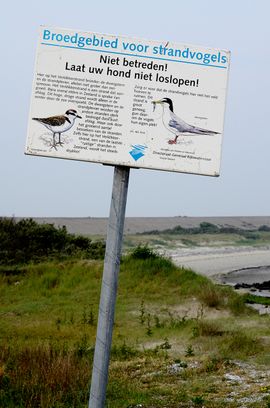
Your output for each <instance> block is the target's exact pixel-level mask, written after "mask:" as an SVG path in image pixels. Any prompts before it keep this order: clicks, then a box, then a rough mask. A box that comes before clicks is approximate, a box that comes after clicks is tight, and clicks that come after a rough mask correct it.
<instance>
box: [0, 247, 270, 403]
mask: <svg viewBox="0 0 270 408" xmlns="http://www.w3.org/2000/svg"><path fill="white" fill-rule="evenodd" d="M57 258H58V257H57ZM102 269H103V264H102V261H100V260H89V259H88V260H83V259H77V260H76V259H74V258H72V259H67V258H65V259H62V260H59V259H56V260H53V261H49V262H41V263H38V264H37V263H35V264H34V263H31V264H28V265H26V264H24V265H23V266H21V267H18V268H13V269H12V272H9V273H7V272H4V269H3V270H2V272H1V271H0V299H1V301H0V316H1V320H0V406H1V407H3V408H5V407H6V408H11V407H14V408H20V407H21V408H22V407H29V408H32V407H33V408H38V407H42V408H60V407H61V408H64V407H65V408H67V407H74V408H75V407H76V408H80V407H86V406H87V401H88V393H89V384H90V376H91V365H92V359H93V350H94V342H95V334H96V324H97V313H98V299H99V292H100V284H101V275H102ZM269 339H270V331H269V316H258V315H257V314H256V313H255V312H253V311H252V310H251V309H249V308H248V307H247V306H246V305H245V303H244V300H243V298H242V297H240V296H239V295H237V294H236V293H235V292H233V290H232V289H230V288H225V287H220V286H217V285H214V284H213V283H212V282H210V281H209V280H208V279H206V278H204V277H202V276H199V275H197V274H195V273H194V272H193V271H191V270H186V269H183V268H178V267H176V266H175V265H174V264H173V263H172V262H171V260H170V259H167V258H164V257H161V256H159V255H157V254H156V253H155V252H154V251H152V250H151V249H150V248H148V247H147V246H140V247H138V248H136V249H135V250H134V251H133V252H132V253H130V254H129V255H127V256H125V257H123V259H122V262H121V268H120V282H119V290H118V301H117V308H116V316H115V328H114V336H113V347H112V353H111V366H110V378H109V386H108V393H107V407H108V408H127V407H130V408H131V407H134V408H135V407H136V406H137V407H139V406H141V407H143V408H150V407H151V408H153V407H155V408H156V407H157V408H158V407H170V408H176V407H177V408H181V407H186V408H188V407H190V408H191V407H202V406H204V407H206V408H221V407H225V406H226V407H229V408H236V407H240V406H241V402H238V399H237V398H245V397H246V396H247V388H245V387H242V388H241V389H239V388H238V392H237V397H232V398H231V399H230V400H228V394H229V393H230V392H232V391H234V390H235V385H230V384H229V383H228V381H226V380H224V375H225V374H226V373H235V374H238V375H243V376H244V375H245V376H247V375H248V374H247V373H248V368H247V367H249V364H256V362H257V364H259V363H261V362H265V364H266V363H267V361H268V362H270V346H269V344H270V342H269ZM238 361H244V362H245V368H244V369H243V370H242V371H241V368H239V365H238ZM242 372H243V374H242ZM253 372H254V369H253ZM246 378H247V377H246ZM247 381H248V382H249V388H248V393H249V394H248V395H250V394H251V395H258V396H259V397H260V395H263V398H261V399H260V398H259V397H258V398H259V399H258V401H257V400H256V401H255V400H252V401H251V403H250V404H249V403H246V405H245V406H247V407H253V408H259V407H260V408H265V407H267V404H268V402H269V399H268V400H267V398H268V397H269V393H270V390H268V388H267V386H268V385H269V384H266V383H264V382H263V380H262V382H261V384H262V385H260V386H259V385H258V383H257V382H255V380H254V381H253V380H252V376H250V378H249V379H247ZM252 381H253V382H252ZM230 387H231V388H230ZM262 387H264V388H262ZM242 405H243V404H242Z"/></svg>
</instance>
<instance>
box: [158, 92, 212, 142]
mask: <svg viewBox="0 0 270 408" xmlns="http://www.w3.org/2000/svg"><path fill="white" fill-rule="evenodd" d="M152 103H153V106H154V110H155V107H156V104H161V106H162V108H163V112H162V121H163V124H164V126H165V128H166V129H167V130H169V131H170V132H172V133H174V135H175V137H174V139H171V140H169V142H168V143H169V144H176V142H177V139H178V137H179V136H181V135H182V134H185V133H191V134H196V135H218V134H219V132H214V131H213V130H207V129H203V128H200V127H197V126H193V125H189V124H188V123H186V122H185V121H184V120H183V119H181V118H179V116H177V115H176V114H175V113H174V111H173V102H172V100H171V99H170V98H163V99H160V100H158V101H152Z"/></svg>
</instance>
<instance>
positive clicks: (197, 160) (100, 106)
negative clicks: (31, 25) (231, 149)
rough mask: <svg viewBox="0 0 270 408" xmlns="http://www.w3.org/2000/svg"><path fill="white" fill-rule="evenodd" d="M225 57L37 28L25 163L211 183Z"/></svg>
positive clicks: (172, 46)
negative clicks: (52, 161)
mask: <svg viewBox="0 0 270 408" xmlns="http://www.w3.org/2000/svg"><path fill="white" fill-rule="evenodd" d="M229 63H230V53H229V52H228V51H224V50H219V49H210V48H205V47H201V46H194V45H187V44H178V43H177V44H176V43H172V42H168V41H149V40H142V39H137V38H136V39H135V38H128V37H123V36H115V35H107V34H97V33H92V32H80V31H78V30H69V29H60V28H51V27H41V28H40V33H39V41H38V48H37V56H36V67H35V74H34V81H33V90H32V98H31V107H30V115H29V125H28V138H27V144H26V150H25V153H26V154H30V155H37V156H48V157H57V158H63V159H73V160H83V161H90V162H96V163H103V164H112V165H115V166H128V167H137V168H147V169H158V170H167V171H176V172H184V173H194V174H204V175H209V176H218V175H219V171H220V156H221V144H222V136H223V127H224V110H225V100H226V90H227V79H228V70H229Z"/></svg>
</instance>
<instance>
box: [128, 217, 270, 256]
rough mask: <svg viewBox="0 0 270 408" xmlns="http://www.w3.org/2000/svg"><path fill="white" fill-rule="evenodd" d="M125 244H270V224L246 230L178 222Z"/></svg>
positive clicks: (161, 245)
mask: <svg viewBox="0 0 270 408" xmlns="http://www.w3.org/2000/svg"><path fill="white" fill-rule="evenodd" d="M124 245H125V249H126V250H128V249H130V248H135V247H136V246H138V245H151V246H152V247H156V248H167V249H173V248H177V247H198V246H212V247H218V246H226V245H228V246H261V245H270V227H268V226H267V225H262V226H260V227H259V228H258V229H248V228H245V229H242V228H236V227H234V226H218V225H215V224H212V223H209V222H202V223H201V224H200V225H199V227H194V228H184V227H182V226H181V225H178V226H176V227H174V228H171V229H165V230H162V231H159V230H152V231H148V232H144V233H140V234H139V233H138V234H136V235H128V237H126V239H125V242H124Z"/></svg>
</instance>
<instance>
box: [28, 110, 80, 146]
mask: <svg viewBox="0 0 270 408" xmlns="http://www.w3.org/2000/svg"><path fill="white" fill-rule="evenodd" d="M76 118H79V119H82V117H81V116H79V115H78V114H77V111H76V110H75V109H68V110H67V111H66V113H65V114H64V115H59V116H50V117H48V118H32V119H33V120H36V121H37V122H39V123H41V124H42V125H43V126H45V127H46V128H47V129H49V130H50V131H51V132H52V134H53V142H52V145H51V147H53V148H54V149H55V150H57V149H56V146H57V145H59V146H63V142H62V141H61V134H62V133H64V132H66V131H67V130H69V129H70V128H71V127H72V126H73V125H74V122H75V120H76ZM57 134H58V142H56V140H55V136H56V135H57Z"/></svg>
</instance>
